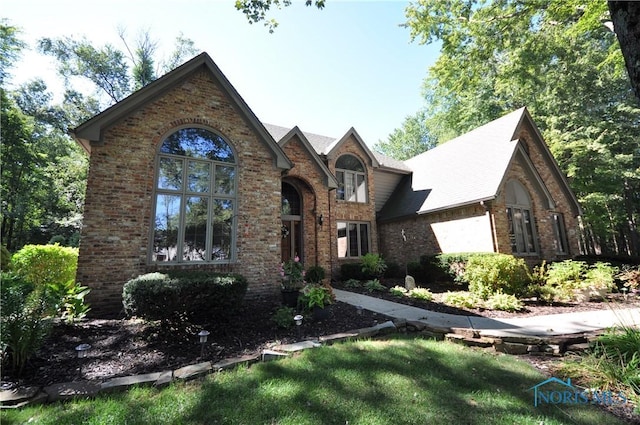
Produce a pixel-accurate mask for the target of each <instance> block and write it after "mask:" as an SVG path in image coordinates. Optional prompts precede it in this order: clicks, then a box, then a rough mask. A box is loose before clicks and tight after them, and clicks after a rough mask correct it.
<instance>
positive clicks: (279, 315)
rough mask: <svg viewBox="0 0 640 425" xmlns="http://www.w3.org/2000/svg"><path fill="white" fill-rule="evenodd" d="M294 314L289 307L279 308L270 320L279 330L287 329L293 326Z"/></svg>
mask: <svg viewBox="0 0 640 425" xmlns="http://www.w3.org/2000/svg"><path fill="white" fill-rule="evenodd" d="M295 314H296V312H295V310H294V309H293V308H291V307H280V308H279V309H277V310H276V312H275V313H274V314H273V317H272V318H271V320H273V321H274V322H275V324H276V325H277V326H278V327H279V328H283V329H289V328H290V327H291V326H293V323H294V321H293V316H294V315H295Z"/></svg>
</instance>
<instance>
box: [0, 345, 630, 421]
mask: <svg viewBox="0 0 640 425" xmlns="http://www.w3.org/2000/svg"><path fill="white" fill-rule="evenodd" d="M547 378H548V377H545V376H543V375H541V374H540V373H539V372H537V371H536V370H535V369H534V368H533V367H532V366H531V365H530V364H528V363H526V362H524V361H520V360H518V359H517V358H514V357H511V356H507V355H501V354H495V353H491V352H487V351H481V350H474V349H470V348H466V347H462V346H459V345H455V344H452V343H445V342H436V341H431V340H422V339H404V338H395V339H391V340H387V341H377V340H375V341H359V342H353V343H345V344H337V345H334V346H330V347H322V348H317V349H312V350H307V351H305V352H304V353H302V354H300V355H299V356H296V357H295V358H292V359H286V360H282V361H278V362H270V363H260V364H255V365H253V366H251V367H250V368H240V369H237V370H234V371H229V372H221V373H218V374H214V375H210V376H209V377H207V379H205V380H203V381H196V382H190V383H176V384H173V385H172V386H171V387H169V388H167V389H163V390H157V389H153V388H137V389H134V390H131V391H129V392H127V393H122V394H116V395H113V396H110V397H102V396H101V397H99V398H98V399H95V400H83V401H75V402H70V403H64V404H53V405H43V406H36V407H30V408H25V409H22V410H12V411H3V412H2V416H1V419H2V421H1V422H2V423H3V424H22V423H30V424H52V425H63V424H79V423H82V424H107V423H110V424H111V423H113V424H122V423H127V424H215V423H218V424H295V425H300V424H341V425H344V424H350V425H354V424H366V425H371V424H389V425H391V424H393V425H395V424H447V425H452V424H473V425H480V424H492V425H493V424H505V425H506V424H509V425H511V424H535V425H539V424H540V423H544V424H545V425H550V424H593V425H596V424H603V423H607V424H618V423H620V424H621V423H622V422H620V421H618V420H617V419H616V418H615V417H613V416H611V415H609V414H607V413H606V412H603V411H601V410H599V409H597V408H594V407H592V406H585V405H576V406H568V405H563V404H558V405H542V406H538V407H534V395H533V391H532V390H531V388H532V387H533V386H535V385H537V384H539V383H540V382H542V381H544V380H545V379H547ZM558 378H561V379H562V378H564V377H558Z"/></svg>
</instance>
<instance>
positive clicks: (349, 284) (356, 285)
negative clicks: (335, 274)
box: [343, 279, 362, 288]
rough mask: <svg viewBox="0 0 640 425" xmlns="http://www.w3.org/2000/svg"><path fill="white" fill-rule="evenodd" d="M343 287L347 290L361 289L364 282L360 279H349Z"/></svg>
mask: <svg viewBox="0 0 640 425" xmlns="http://www.w3.org/2000/svg"><path fill="white" fill-rule="evenodd" d="M343 285H344V286H345V287H347V288H360V287H361V286H362V282H361V281H359V280H358V279H349V280H347V281H346V282H344V283H343Z"/></svg>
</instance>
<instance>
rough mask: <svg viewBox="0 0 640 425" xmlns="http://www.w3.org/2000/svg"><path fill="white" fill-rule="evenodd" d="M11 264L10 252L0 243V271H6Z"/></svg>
mask: <svg viewBox="0 0 640 425" xmlns="http://www.w3.org/2000/svg"><path fill="white" fill-rule="evenodd" d="M10 266H11V253H10V252H9V250H8V249H7V247H6V246H4V245H0V271H7V270H9V268H10Z"/></svg>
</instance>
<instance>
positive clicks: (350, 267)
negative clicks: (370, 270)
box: [340, 263, 367, 282]
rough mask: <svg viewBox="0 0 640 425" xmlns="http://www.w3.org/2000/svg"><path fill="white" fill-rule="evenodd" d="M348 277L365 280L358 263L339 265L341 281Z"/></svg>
mask: <svg viewBox="0 0 640 425" xmlns="http://www.w3.org/2000/svg"><path fill="white" fill-rule="evenodd" d="M349 279H356V280H367V278H366V277H365V276H364V273H362V265H361V264H360V263H342V264H341V265H340V280H342V281H343V282H344V281H346V280H349Z"/></svg>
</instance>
